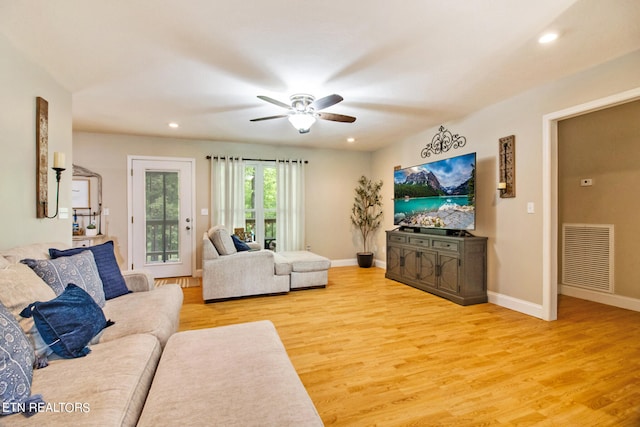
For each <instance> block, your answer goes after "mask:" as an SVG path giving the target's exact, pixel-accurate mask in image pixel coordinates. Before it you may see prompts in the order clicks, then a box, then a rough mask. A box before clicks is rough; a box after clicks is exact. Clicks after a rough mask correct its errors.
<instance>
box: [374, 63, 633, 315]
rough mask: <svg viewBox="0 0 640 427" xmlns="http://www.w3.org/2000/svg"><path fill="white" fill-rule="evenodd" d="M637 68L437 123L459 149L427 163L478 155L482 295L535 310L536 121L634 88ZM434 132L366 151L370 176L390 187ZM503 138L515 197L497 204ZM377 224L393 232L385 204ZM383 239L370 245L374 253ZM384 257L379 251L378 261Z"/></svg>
mask: <svg viewBox="0 0 640 427" xmlns="http://www.w3.org/2000/svg"><path fill="white" fill-rule="evenodd" d="M638 70H640V51H636V52H634V53H632V54H629V55H626V56H624V57H621V58H618V59H617V60H613V61H610V62H608V63H606V64H604V65H601V66H598V67H594V68H592V69H589V70H587V71H584V72H582V73H579V74H576V75H573V76H571V77H568V78H565V79H562V80H559V81H556V82H552V83H549V84H547V85H543V86H540V87H538V88H536V89H533V90H530V91H528V92H525V93H523V94H521V95H518V96H516V97H513V98H511V99H508V100H506V101H503V102H500V103H498V104H495V105H492V106H489V107H487V108H484V109H482V110H480V111H477V112H475V113H473V114H471V115H469V116H467V117H464V118H461V119H460V120H456V121H452V122H449V123H445V124H444V125H445V127H447V128H448V129H449V130H450V131H451V132H452V133H458V134H460V135H463V136H465V137H466V138H467V145H466V146H465V147H464V148H463V149H458V150H452V151H449V152H448V153H445V154H442V155H440V156H435V157H433V156H432V157H431V159H444V158H447V157H452V156H455V155H458V154H463V153H466V152H473V151H475V152H477V154H478V157H477V163H478V164H477V186H476V190H477V228H476V232H475V234H476V235H479V236H486V237H488V238H489V246H488V289H489V291H490V292H492V293H494V294H496V295H498V296H499V297H500V298H502V297H506V298H507V299H515V300H516V301H518V302H520V303H523V304H533V305H535V306H538V305H540V304H542V283H543V277H542V274H543V271H542V268H543V267H542V264H543V259H542V256H543V254H542V240H543V230H542V216H541V212H542V209H543V208H544V207H543V206H542V200H543V194H542V171H543V164H542V139H543V138H542V116H543V115H544V114H547V113H551V112H555V111H558V110H562V109H565V108H568V107H571V106H574V105H578V104H582V103H585V102H588V101H591V100H593V99H598V98H602V97H605V96H608V95H611V94H615V93H618V92H622V91H625V90H629V89H632V88H635V87H640V73H639V72H638ZM436 132H437V128H436V127H434V128H432V129H427V130H425V131H424V132H422V133H420V134H418V135H415V136H413V137H411V138H407V139H405V140H403V141H399V142H398V143H397V144H395V145H393V146H391V147H387V148H384V149H381V150H379V151H377V152H376V153H374V154H373V159H372V176H373V177H374V178H382V179H384V180H385V182H392V176H393V166H395V165H402V166H403V167H405V166H410V165H414V164H419V163H424V162H425V160H424V159H422V158H421V157H420V150H421V149H422V148H423V147H424V146H425V145H426V143H427V142H429V141H430V140H431V138H432V137H433V135H434V134H435V133H436ZM508 135H515V137H516V197H515V198H514V199H500V198H499V197H498V192H497V191H496V186H497V181H498V172H497V154H498V139H499V138H501V137H504V136H508ZM384 191H385V200H386V199H390V198H392V194H393V192H392V188H391V186H387V187H386V188H385V189H384ZM528 202H533V203H534V205H535V213H534V214H527V209H526V207H527V203H528ZM385 218H386V219H385V225H386V228H387V229H391V228H393V220H392V218H393V208H392V205H391V204H389V205H387V206H386V208H385ZM383 238H384V236H379V239H378V240H379V246H380V247H382V248H384V244H383V241H382V240H380V239H383ZM384 257H385V254H384V253H383V251H379V252H378V258H379V259H381V260H384Z"/></svg>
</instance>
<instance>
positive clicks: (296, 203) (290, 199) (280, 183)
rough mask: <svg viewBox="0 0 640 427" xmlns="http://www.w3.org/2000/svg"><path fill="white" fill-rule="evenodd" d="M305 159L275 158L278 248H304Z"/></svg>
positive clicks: (290, 249)
mask: <svg viewBox="0 0 640 427" xmlns="http://www.w3.org/2000/svg"><path fill="white" fill-rule="evenodd" d="M304 169H305V167H304V161H303V160H284V161H282V160H279V161H276V185H277V201H276V210H277V212H276V218H277V227H276V248H277V250H278V251H301V250H304V244H305V236H304Z"/></svg>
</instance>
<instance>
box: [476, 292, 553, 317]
mask: <svg viewBox="0 0 640 427" xmlns="http://www.w3.org/2000/svg"><path fill="white" fill-rule="evenodd" d="M487 296H488V297H489V302H490V303H492V304H495V305H499V306H500V307H504V308H508V309H509V310H514V311H518V312H520V313H524V314H527V315H529V316H533V317H538V318H540V319H542V318H543V317H542V304H534V303H532V302H529V301H525V300H521V299H518V298H514V297H510V296H508V295H502V294H499V293H497V292H491V291H487Z"/></svg>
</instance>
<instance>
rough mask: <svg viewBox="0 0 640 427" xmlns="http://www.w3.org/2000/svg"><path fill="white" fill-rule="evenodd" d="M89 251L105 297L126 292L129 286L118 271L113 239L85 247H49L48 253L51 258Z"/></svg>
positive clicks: (109, 297)
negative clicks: (61, 248)
mask: <svg viewBox="0 0 640 427" xmlns="http://www.w3.org/2000/svg"><path fill="white" fill-rule="evenodd" d="M87 250H89V251H91V252H92V253H93V258H94V259H95V261H96V266H97V267H98V274H99V275H100V279H101V280H102V287H103V289H104V297H105V299H112V298H116V297H119V296H121V295H124V294H128V293H129V292H131V291H129V288H127V284H126V283H125V281H124V277H122V273H121V272H120V266H118V261H116V256H115V253H114V251H113V241H112V240H109V241H108V242H105V243H102V244H101V245H95V246H89V247H86V248H72V249H65V250H60V249H54V248H50V249H49V255H50V256H51V258H54V259H55V258H59V257H64V256H70V255H75V254H78V253H80V252H82V251H87Z"/></svg>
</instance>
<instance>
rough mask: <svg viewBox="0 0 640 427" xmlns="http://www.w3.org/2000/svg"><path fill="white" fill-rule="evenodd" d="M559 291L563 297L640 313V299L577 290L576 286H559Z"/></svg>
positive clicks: (581, 289)
mask: <svg viewBox="0 0 640 427" xmlns="http://www.w3.org/2000/svg"><path fill="white" fill-rule="evenodd" d="M558 291H559V292H560V293H561V294H562V295H567V296H570V297H575V298H580V299H586V300H587V301H593V302H599V303H601V304H607V305H612V306H614V307H619V308H625V309H627V310H633V311H640V299H637V298H631V297H625V296H622V295H615V294H605V293H602V292H595V291H592V290H589V289H583V288H576V287H574V286H567V285H558Z"/></svg>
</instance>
